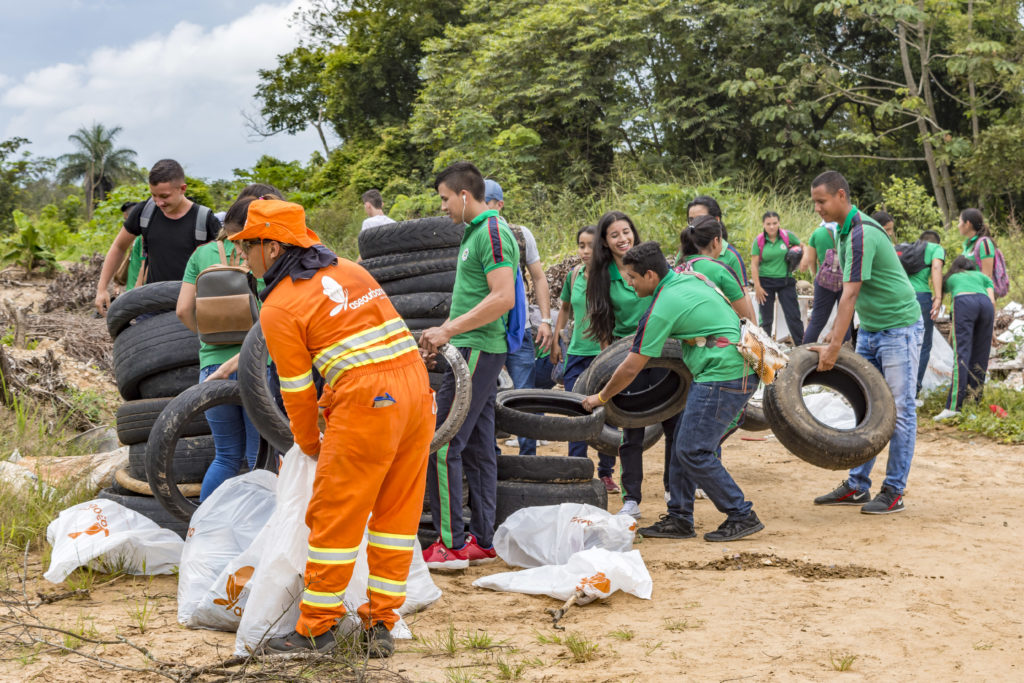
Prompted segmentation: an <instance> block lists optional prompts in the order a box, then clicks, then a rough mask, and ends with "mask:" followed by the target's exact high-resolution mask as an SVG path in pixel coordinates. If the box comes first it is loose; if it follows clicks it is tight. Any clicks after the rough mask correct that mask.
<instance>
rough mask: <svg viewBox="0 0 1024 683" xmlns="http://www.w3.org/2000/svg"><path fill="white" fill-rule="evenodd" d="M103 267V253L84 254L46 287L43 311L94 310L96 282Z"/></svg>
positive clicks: (83, 311) (79, 311) (85, 311)
mask: <svg viewBox="0 0 1024 683" xmlns="http://www.w3.org/2000/svg"><path fill="white" fill-rule="evenodd" d="M102 269H103V254H93V255H92V256H83V257H82V258H81V260H80V261H79V262H78V263H73V264H71V265H70V266H68V269H67V270H66V271H64V272H63V273H60V274H59V275H58V276H57V277H56V278H54V280H53V282H51V283H50V286H49V287H47V288H46V300H45V301H43V313H49V312H51V311H56V310H65V311H69V312H72V313H87V312H90V311H91V310H92V307H93V299H94V298H95V296H96V283H97V282H99V281H100V271H101V270H102Z"/></svg>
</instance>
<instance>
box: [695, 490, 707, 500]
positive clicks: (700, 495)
mask: <svg viewBox="0 0 1024 683" xmlns="http://www.w3.org/2000/svg"><path fill="white" fill-rule="evenodd" d="M707 497H708V494H706V493H704V489H697V490H696V491H694V492H693V499H694V500H707Z"/></svg>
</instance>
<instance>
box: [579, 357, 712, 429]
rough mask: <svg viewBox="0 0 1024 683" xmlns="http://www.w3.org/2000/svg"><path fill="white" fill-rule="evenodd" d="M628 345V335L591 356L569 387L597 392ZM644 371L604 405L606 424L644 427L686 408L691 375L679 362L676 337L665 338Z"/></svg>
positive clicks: (590, 392) (606, 381) (584, 392)
mask: <svg viewBox="0 0 1024 683" xmlns="http://www.w3.org/2000/svg"><path fill="white" fill-rule="evenodd" d="M632 348H633V338H632V337H624V338H623V339H620V340H618V341H617V342H615V343H613V344H612V345H611V346H609V347H608V348H606V349H605V350H604V351H602V352H601V353H600V354H598V356H597V357H596V358H594V361H593V362H592V363H591V364H590V367H588V368H587V369H586V370H585V371H584V372H583V374H582V375H580V376H579V379H577V380H576V383H577V386H575V387H573V388H574V389H575V390H576V391H577V392H579V393H581V394H584V395H590V394H594V393H597V392H598V391H600V390H601V389H602V388H604V385H605V384H607V383H608V380H609V379H611V376H612V373H614V372H615V369H616V368H618V367H619V365H620V364H621V363H622V361H623V360H625V358H626V356H627V355H629V352H630V351H631V350H632ZM647 370H648V372H646V374H641V376H640V377H638V379H637V381H636V382H634V384H632V385H630V387H629V388H628V389H627V390H625V391H622V392H620V393H618V394H616V395H615V396H614V397H613V398H612V399H611V400H610V401H608V403H607V404H605V420H606V421H607V422H608V424H610V425H612V426H614V427H647V426H649V425H653V424H656V423H658V422H663V421H665V420H667V419H668V418H670V417H673V416H675V415H678V414H679V413H681V412H682V411H683V408H685V407H686V395H687V394H688V393H689V390H690V384H691V383H692V382H693V375H691V374H690V370H689V368H687V367H686V364H685V363H683V361H682V351H681V349H680V347H679V341H678V340H675V339H669V340H668V341H667V342H666V343H665V346H664V348H663V349H662V354H661V357H660V358H651V359H650V360H649V361H648V362H647Z"/></svg>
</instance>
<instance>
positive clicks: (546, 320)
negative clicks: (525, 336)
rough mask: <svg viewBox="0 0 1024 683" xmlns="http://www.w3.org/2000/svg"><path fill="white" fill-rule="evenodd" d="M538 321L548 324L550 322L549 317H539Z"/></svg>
mask: <svg viewBox="0 0 1024 683" xmlns="http://www.w3.org/2000/svg"><path fill="white" fill-rule="evenodd" d="M540 321H541V322H542V323H547V324H548V325H550V324H551V318H541V319H540Z"/></svg>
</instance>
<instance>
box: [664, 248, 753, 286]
mask: <svg viewBox="0 0 1024 683" xmlns="http://www.w3.org/2000/svg"><path fill="white" fill-rule="evenodd" d="M697 261H711V262H712V263H717V264H718V265H720V266H722V267H723V268H725V270H726V271H727V272H728V273H729V275H732V277H733V279H734V280H736V284H738V285H739V286H740V290H741V291H742V290H743V283H742V282H740V277H739V275H737V274H736V271H735V270H733V269H732V268H730V267H729V265H728V264H727V263H723V262H721V261H719V260H718V259H714V258H711V257H710V256H695V257H694V258H692V259H689V260H688V261H685V262H684V263H683V264H682V265H681V266H676V267H675V268H673V270H675V271H676V272H677V273H696V274H697V275H701V276H702V277H706V276H704V275H703V274H702V273H698V272H697V271H696V270H694V269H693V264H695V263H696V262H697Z"/></svg>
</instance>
